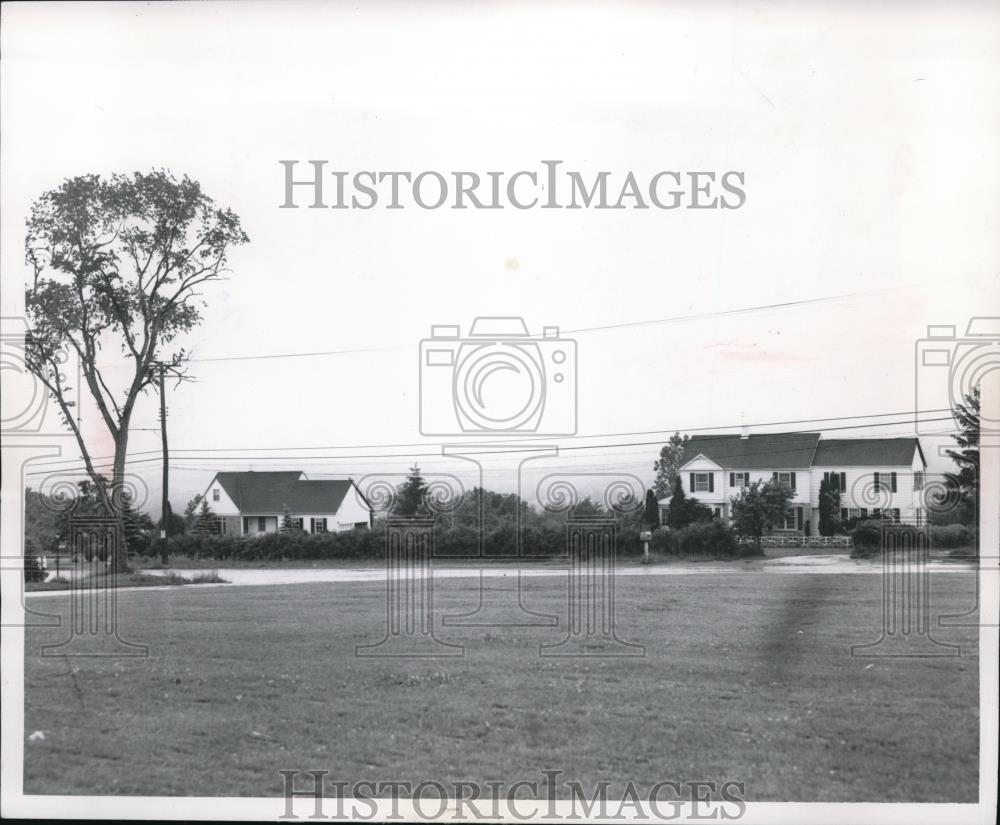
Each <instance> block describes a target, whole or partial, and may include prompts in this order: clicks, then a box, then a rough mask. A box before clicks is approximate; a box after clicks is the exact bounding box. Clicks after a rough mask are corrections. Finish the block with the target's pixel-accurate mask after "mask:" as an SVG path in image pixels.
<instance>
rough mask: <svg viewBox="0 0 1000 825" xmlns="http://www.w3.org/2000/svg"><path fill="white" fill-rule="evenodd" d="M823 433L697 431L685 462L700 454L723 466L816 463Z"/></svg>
mask: <svg viewBox="0 0 1000 825" xmlns="http://www.w3.org/2000/svg"><path fill="white" fill-rule="evenodd" d="M817 443H819V433H763V434H760V435H750V436H748V437H747V438H743V437H741V436H740V435H739V434H738V433H726V434H724V435H723V434H719V435H693V436H691V438H689V439H688V441H687V443H686V444H685V446H684V458H683V459H682V461H681V466H683V465H684V464H686V463H687V462H689V461H690V460H691V459H693V458H695V457H696V456H698V455H699V454H701V455H704V456H705V457H706V458H710V459H712V461H714V462H715V463H716V464H718V465H719V466H720V467H726V468H729V467H732V468H733V469H734V470H771V469H781V468H785V467H789V468H790V467H809V466H811V465H812V460H813V454H814V453H815V452H816V444H817Z"/></svg>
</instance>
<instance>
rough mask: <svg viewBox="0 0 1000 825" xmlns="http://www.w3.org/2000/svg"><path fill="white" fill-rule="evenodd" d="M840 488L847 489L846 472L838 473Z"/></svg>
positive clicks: (842, 490) (844, 490)
mask: <svg viewBox="0 0 1000 825" xmlns="http://www.w3.org/2000/svg"><path fill="white" fill-rule="evenodd" d="M840 490H841V492H846V491H847V473H841V474H840Z"/></svg>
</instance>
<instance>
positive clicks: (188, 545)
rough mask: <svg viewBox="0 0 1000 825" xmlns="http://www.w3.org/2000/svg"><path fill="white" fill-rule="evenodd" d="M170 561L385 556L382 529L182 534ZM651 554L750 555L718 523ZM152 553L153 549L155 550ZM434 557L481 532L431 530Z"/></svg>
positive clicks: (559, 552) (504, 548)
mask: <svg viewBox="0 0 1000 825" xmlns="http://www.w3.org/2000/svg"><path fill="white" fill-rule="evenodd" d="M616 546H617V552H618V555H619V556H623V557H629V556H638V555H640V554H641V553H642V541H641V540H640V533H639V531H638V530H636V529H631V528H627V529H620V530H617V531H616ZM521 548H522V549H521V552H522V554H523V556H524V557H528V558H539V559H543V558H552V557H558V556H564V555H565V553H566V527H565V525H559V524H542V525H532V526H528V527H525V528H523V529H522V543H521ZM482 549H483V555H484V556H485V557H487V558H488V557H511V556H515V555H516V554H517V552H518V545H517V531H516V530H515V528H513V527H499V528H496V529H494V530H490V531H488V532H487V533H486V534H485V535H484V536H483V540H482ZM168 550H169V553H170V555H171V556H187V557H189V558H195V559H211V560H218V561H297V560H321V559H326V560H329V559H345V560H351V559H369V560H370V559H382V558H384V555H385V528H384V526H382V525H377V526H376V528H375V529H374V530H372V531H369V530H352V531H348V532H344V533H316V534H313V533H305V532H301V531H292V532H288V533H268V534H267V535H264V536H213V535H197V534H183V535H179V536H172V537H171V538H170V540H169V544H168ZM651 550H653V551H654V552H657V553H662V554H667V555H675V556H686V555H701V556H714V557H717V558H737V557H741V556H745V555H749V554H751V553H753V552H754V550H753V548H752V547H748V546H746V545H738V544H737V543H736V537H735V534H734V533H733V531H732V530H731V529H730V528H728V527H726V526H725V525H723V524H721V523H720V522H718V521H712V522H696V523H694V524H690V525H688V526H687V527H684V528H681V529H680V530H667V529H666V528H662V527H661V528H659V529H658V530H656V531H655V532H654V533H653V540H652V543H651ZM153 551H154V552H155V548H153ZM434 553H435V556H438V557H449V556H450V557H453V558H462V557H464V558H468V557H470V556H476V555H478V553H479V531H478V530H476V529H475V528H472V527H463V526H456V527H435V528H434Z"/></svg>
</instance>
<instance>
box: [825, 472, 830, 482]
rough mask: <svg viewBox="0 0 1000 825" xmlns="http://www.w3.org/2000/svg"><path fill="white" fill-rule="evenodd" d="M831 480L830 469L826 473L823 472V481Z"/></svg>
mask: <svg viewBox="0 0 1000 825" xmlns="http://www.w3.org/2000/svg"><path fill="white" fill-rule="evenodd" d="M829 480H830V471H829V470H827V471H826V472H825V473H823V481H829Z"/></svg>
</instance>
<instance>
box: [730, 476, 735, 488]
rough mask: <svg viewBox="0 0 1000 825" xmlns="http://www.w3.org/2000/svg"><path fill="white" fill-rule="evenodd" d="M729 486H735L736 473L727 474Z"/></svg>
mask: <svg viewBox="0 0 1000 825" xmlns="http://www.w3.org/2000/svg"><path fill="white" fill-rule="evenodd" d="M729 486H730V487H735V486H736V473H730V474H729Z"/></svg>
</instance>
